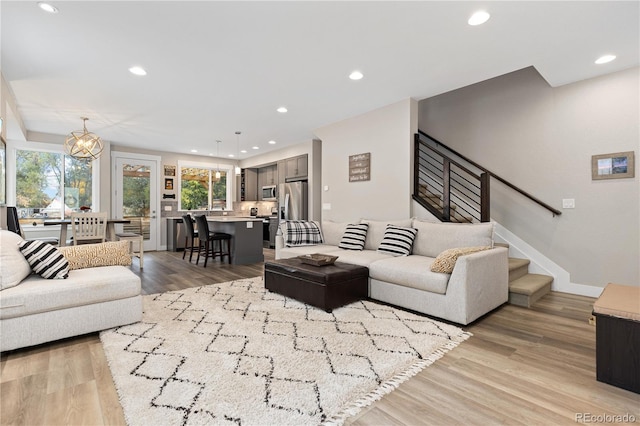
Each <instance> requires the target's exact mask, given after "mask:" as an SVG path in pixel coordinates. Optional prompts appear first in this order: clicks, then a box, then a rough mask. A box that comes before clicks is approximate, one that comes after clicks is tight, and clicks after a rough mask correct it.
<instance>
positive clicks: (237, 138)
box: [236, 130, 242, 175]
mask: <svg viewBox="0 0 640 426" xmlns="http://www.w3.org/2000/svg"><path fill="white" fill-rule="evenodd" d="M241 133H242V132H240V131H239V130H238V131H236V140H237V143H236V158H237V159H238V161H240V134H241ZM240 172H241V170H240V164H237V165H236V175H239V174H240Z"/></svg>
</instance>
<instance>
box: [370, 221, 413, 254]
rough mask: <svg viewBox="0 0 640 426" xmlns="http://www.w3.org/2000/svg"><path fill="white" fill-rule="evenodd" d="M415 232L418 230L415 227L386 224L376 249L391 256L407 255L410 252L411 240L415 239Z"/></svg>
mask: <svg viewBox="0 0 640 426" xmlns="http://www.w3.org/2000/svg"><path fill="white" fill-rule="evenodd" d="M417 234H418V230H417V229H415V228H405V227H402V226H395V225H387V229H386V231H385V232H384V238H383V239H382V242H381V243H380V246H379V247H378V251H379V252H381V253H387V254H391V255H393V256H408V255H410V254H411V247H412V246H413V240H415V238H416V235H417Z"/></svg>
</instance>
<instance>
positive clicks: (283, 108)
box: [276, 106, 289, 114]
mask: <svg viewBox="0 0 640 426" xmlns="http://www.w3.org/2000/svg"><path fill="white" fill-rule="evenodd" d="M276 111H278V112H280V113H282V114H284V113H285V112H287V111H289V110H288V109H287V108H285V107H283V106H282V107H280V108H278V109H277V110H276Z"/></svg>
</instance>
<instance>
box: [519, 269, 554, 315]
mask: <svg viewBox="0 0 640 426" xmlns="http://www.w3.org/2000/svg"><path fill="white" fill-rule="evenodd" d="M552 282H553V277H551V276H549V275H541V274H527V275H525V276H524V277H521V278H518V279H517V280H515V281H513V282H510V283H509V303H511V304H513V305H518V306H524V307H527V308H529V307H531V305H532V304H534V303H535V302H537V301H538V300H539V299H540V298H541V297H542V296H544V295H545V294H547V293H549V292H550V291H551V283H552Z"/></svg>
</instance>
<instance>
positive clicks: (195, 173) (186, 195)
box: [179, 164, 230, 210]
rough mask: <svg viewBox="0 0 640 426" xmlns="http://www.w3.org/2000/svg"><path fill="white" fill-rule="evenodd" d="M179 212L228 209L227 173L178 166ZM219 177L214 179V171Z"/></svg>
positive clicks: (228, 188) (192, 166) (228, 187)
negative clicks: (218, 173)
mask: <svg viewBox="0 0 640 426" xmlns="http://www.w3.org/2000/svg"><path fill="white" fill-rule="evenodd" d="M179 170H180V207H179V209H180V210H224V209H230V206H229V205H228V203H227V200H230V197H229V191H230V185H227V177H228V176H229V171H228V170H225V169H218V168H212V167H210V166H208V165H207V166H195V165H190V164H185V165H180V164H179ZM218 170H219V171H220V177H219V178H217V177H216V171H218Z"/></svg>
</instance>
